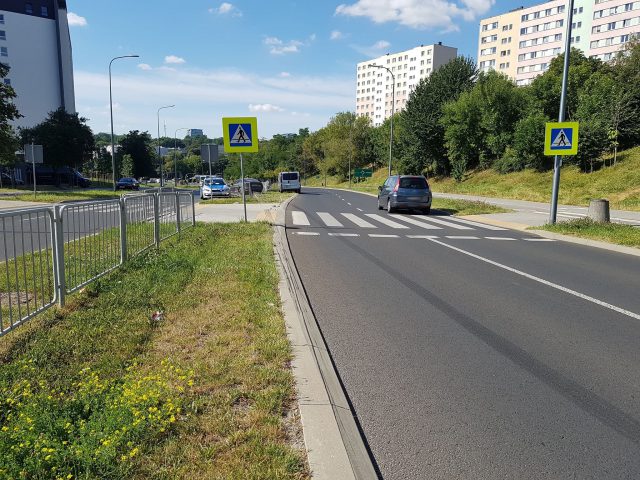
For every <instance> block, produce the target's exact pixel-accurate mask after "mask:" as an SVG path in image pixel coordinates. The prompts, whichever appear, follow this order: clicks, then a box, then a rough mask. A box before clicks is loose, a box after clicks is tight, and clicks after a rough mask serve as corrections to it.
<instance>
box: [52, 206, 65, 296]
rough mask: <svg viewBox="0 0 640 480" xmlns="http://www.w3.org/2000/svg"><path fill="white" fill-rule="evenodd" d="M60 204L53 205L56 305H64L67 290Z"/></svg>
mask: <svg viewBox="0 0 640 480" xmlns="http://www.w3.org/2000/svg"><path fill="white" fill-rule="evenodd" d="M62 208H63V207H62V206H61V205H56V206H54V207H53V223H54V231H55V235H54V239H55V243H54V245H53V257H54V261H53V268H54V269H55V270H56V271H55V272H54V273H55V275H54V277H55V279H56V281H55V283H56V284H57V285H56V288H57V292H56V293H57V294H58V306H60V307H64V297H65V294H66V292H67V287H66V279H65V271H64V227H63V225H62Z"/></svg>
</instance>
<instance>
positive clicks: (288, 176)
mask: <svg viewBox="0 0 640 480" xmlns="http://www.w3.org/2000/svg"><path fill="white" fill-rule="evenodd" d="M282 180H298V174H297V173H283V174H282Z"/></svg>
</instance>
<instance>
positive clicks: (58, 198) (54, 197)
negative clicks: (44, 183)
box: [2, 189, 122, 203]
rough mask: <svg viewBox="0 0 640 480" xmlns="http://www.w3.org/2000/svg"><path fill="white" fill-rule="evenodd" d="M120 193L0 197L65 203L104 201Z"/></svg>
mask: <svg viewBox="0 0 640 480" xmlns="http://www.w3.org/2000/svg"><path fill="white" fill-rule="evenodd" d="M121 194H122V192H113V191H111V190H106V189H105V190H68V191H64V190H62V191H59V192H37V193H36V195H34V194H33V193H24V194H21V195H13V196H10V197H9V196H7V197H2V199H3V200H16V201H22V202H42V203H56V202H65V201H81V200H104V199H109V198H119V197H120V195H121Z"/></svg>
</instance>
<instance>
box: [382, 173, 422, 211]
mask: <svg viewBox="0 0 640 480" xmlns="http://www.w3.org/2000/svg"><path fill="white" fill-rule="evenodd" d="M378 190H379V191H378V210H382V209H383V208H386V209H387V211H388V212H389V213H391V212H393V211H395V210H399V209H408V210H420V211H421V212H422V213H424V214H425V215H427V214H428V213H429V212H430V211H431V190H429V183H428V182H427V179H426V178H425V177H424V176H422V175H391V176H390V177H389V178H387V181H386V182H384V185H381V186H380V187H378Z"/></svg>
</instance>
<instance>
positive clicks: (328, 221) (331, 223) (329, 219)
mask: <svg viewBox="0 0 640 480" xmlns="http://www.w3.org/2000/svg"><path fill="white" fill-rule="evenodd" d="M316 214H318V216H319V217H320V219H321V220H322V221H323V222H324V223H325V225H326V226H327V227H342V226H343V225H342V224H341V223H340V222H339V221H338V220H337V219H336V217H334V216H333V215H331V214H330V213H327V212H316Z"/></svg>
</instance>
